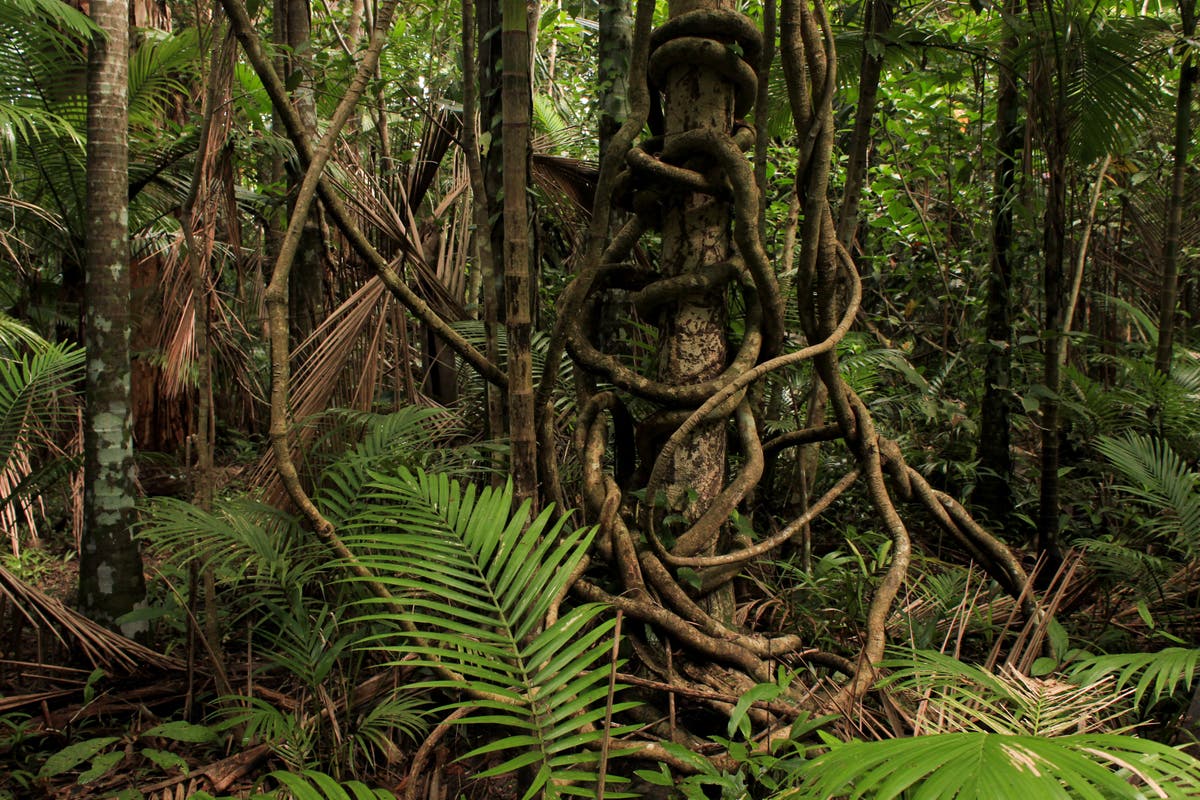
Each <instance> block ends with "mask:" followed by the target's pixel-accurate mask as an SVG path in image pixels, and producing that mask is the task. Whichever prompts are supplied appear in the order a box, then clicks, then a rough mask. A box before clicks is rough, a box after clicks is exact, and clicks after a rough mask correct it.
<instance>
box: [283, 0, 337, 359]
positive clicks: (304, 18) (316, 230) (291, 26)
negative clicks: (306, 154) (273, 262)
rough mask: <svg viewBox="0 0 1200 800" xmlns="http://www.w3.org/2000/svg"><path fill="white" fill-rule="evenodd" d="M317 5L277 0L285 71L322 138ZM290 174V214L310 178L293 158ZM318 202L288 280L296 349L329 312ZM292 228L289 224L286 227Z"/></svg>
mask: <svg viewBox="0 0 1200 800" xmlns="http://www.w3.org/2000/svg"><path fill="white" fill-rule="evenodd" d="M311 37H312V10H311V9H310V7H309V2H308V0H275V42H276V43H277V44H279V45H282V46H283V53H282V54H281V55H280V57H279V66H278V69H279V75H280V77H281V78H283V81H284V83H285V84H286V85H287V86H289V87H295V88H294V89H293V90H292V92H291V96H292V103H293V105H295V107H296V111H297V112H299V114H300V119H301V121H302V122H303V124H304V128H305V130H306V131H307V133H308V136H309V139H310V140H313V141H315V140H316V138H317V109H316V98H315V97H314V91H313V78H312V57H311V52H312V43H311ZM286 173H287V187H288V191H287V197H288V199H287V208H288V215H289V216H290V215H291V213H292V209H293V208H294V207H295V204H296V193H297V192H298V191H299V189H300V182H301V181H302V180H303V178H304V174H303V171H302V170H300V169H299V165H298V164H292V163H289V164H288V165H287V167H286ZM319 213H320V207H319V206H315V207H314V208H313V209H312V210H311V211H309V213H308V215H307V216H306V217H305V220H304V231H303V233H302V234H301V239H300V249H299V251H298V253H297V257H296V261H295V264H294V265H293V266H292V273H291V276H290V280H289V282H288V319H289V327H290V339H291V343H292V345H291V346H292V348H293V349H294V348H295V347H297V346H298V345H299V344H300V343H302V342H303V341H304V340H305V339H307V338H308V336H309V334H311V333H312V332H313V330H315V329H316V327H317V324H318V323H319V322H320V321H321V318H322V316H323V313H324V303H323V302H322V297H323V295H324V287H325V270H324V265H323V263H322V258H321V256H322V253H323V252H324V248H325V242H324V239H323V237H322V236H321V225H320V220H319V218H318V214H319ZM284 227H286V223H285V226H284Z"/></svg>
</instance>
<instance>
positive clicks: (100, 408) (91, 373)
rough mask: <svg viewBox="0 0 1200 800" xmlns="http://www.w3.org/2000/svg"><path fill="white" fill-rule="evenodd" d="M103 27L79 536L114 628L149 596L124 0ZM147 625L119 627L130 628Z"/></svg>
mask: <svg viewBox="0 0 1200 800" xmlns="http://www.w3.org/2000/svg"><path fill="white" fill-rule="evenodd" d="M91 16H92V20H93V21H94V22H95V23H96V25H97V26H98V27H99V28H100V34H99V35H97V36H96V37H95V39H93V41H92V43H91V51H90V55H89V64H88V113H87V138H88V158H87V220H88V230H87V276H86V285H85V288H84V294H85V304H86V312H85V323H84V343H85V345H86V348H87V380H86V389H85V392H86V404H85V409H84V422H83V459H84V463H83V474H84V499H83V541H82V550H81V553H80V559H79V605H80V608H81V610H82V611H83V612H84V613H85V614H87V615H88V616H90V617H92V618H93V619H95V620H97V621H98V622H101V623H102V624H105V625H109V626H112V627H116V620H117V618H118V617H120V616H121V615H123V614H125V613H127V612H129V611H131V610H133V608H134V607H136V606H137V605H138V604H139V603H141V602H142V601H143V599H144V598H145V594H146V587H145V579H144V577H143V575H142V560H141V555H140V554H139V552H138V548H137V545H136V544H135V543H134V541H133V538H132V535H131V533H132V532H131V527H132V525H133V522H134V463H133V437H132V415H131V406H130V358H129V322H130V320H129V304H130V270H129V228H128V193H129V173H128V151H127V145H126V140H127V127H128V125H127V122H126V120H127V94H126V92H127V75H128V66H129V3H128V0H92V4H91ZM144 626H145V623H130V624H125V625H121V626H120V628H121V630H122V632H124V633H125V634H126V635H134V634H137V633H140V632H141V631H143V630H144V629H145V628H144Z"/></svg>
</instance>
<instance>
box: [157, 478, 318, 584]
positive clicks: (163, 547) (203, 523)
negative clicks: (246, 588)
mask: <svg viewBox="0 0 1200 800" xmlns="http://www.w3.org/2000/svg"><path fill="white" fill-rule="evenodd" d="M138 535H139V538H141V539H143V540H144V541H146V542H147V543H148V544H150V545H151V546H152V547H155V548H157V549H158V550H160V551H161V552H163V553H167V554H170V556H171V560H172V561H174V562H175V563H176V564H178V565H179V566H180V567H186V566H187V565H188V564H190V563H193V562H196V563H201V564H205V565H208V566H210V567H211V568H212V569H213V570H214V571H215V572H216V575H217V579H218V580H219V581H222V582H227V583H241V582H243V581H246V582H250V583H251V584H252V585H254V586H255V587H257V589H258V590H259V591H258V592H249V593H245V594H244V595H242V596H243V597H246V598H254V599H264V600H265V599H269V598H271V597H280V596H282V595H283V594H285V593H286V592H287V591H289V590H291V589H295V588H298V587H300V586H303V585H304V584H305V583H306V582H308V581H309V580H310V578H311V577H312V576H313V575H314V574H315V572H316V571H317V570H318V568H320V567H321V566H323V565H324V564H326V563H327V558H326V557H327V551H326V550H325V548H324V546H323V545H321V544H320V542H318V541H316V540H315V537H313V536H312V535H311V534H308V533H306V532H304V531H302V530H301V529H300V526H299V525H297V524H296V521H295V519H294V518H292V517H290V516H289V515H287V514H284V513H283V512H281V511H279V510H278V509H276V508H273V507H272V506H268V505H264V504H262V503H256V502H254V501H251V500H233V501H224V502H220V503H218V504H217V507H216V508H215V509H214V510H213V511H212V512H206V511H203V510H201V509H200V508H198V507H196V506H194V505H192V504H191V503H188V502H185V501H183V500H178V499H175V498H159V499H158V500H156V501H155V502H154V503H153V504H151V505H150V506H149V507H148V508H147V509H146V511H145V513H144V514H143V515H142V522H141V524H140V527H139V529H138Z"/></svg>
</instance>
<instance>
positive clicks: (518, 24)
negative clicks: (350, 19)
mask: <svg viewBox="0 0 1200 800" xmlns="http://www.w3.org/2000/svg"><path fill="white" fill-rule="evenodd" d="M502 28H503V37H502V38H503V43H502V44H503V51H504V71H503V76H502V94H503V97H502V107H503V121H504V153H503V158H504V298H505V303H506V313H505V326H506V332H507V334H508V428H509V443H510V448H511V459H512V462H511V466H510V470H511V472H512V476H513V486H514V491H515V492H516V496H517V498H518V499H519V500H532V501H533V502H534V504H535V505H536V504H537V494H538V491H537V485H538V481H537V430H536V427H535V425H534V401H533V345H532V337H533V301H534V297H535V296H536V291H535V287H534V272H533V268H532V266H533V265H532V263H531V262H532V258H531V252H530V243H529V206H528V198H527V191H526V190H527V187H528V183H529V123H530V118H531V114H532V98H531V96H530V94H531V91H532V85H531V83H530V76H529V65H530V58H529V42H530V36H529V17H528V11H527V9H526V6H525V0H504V19H503V26H502Z"/></svg>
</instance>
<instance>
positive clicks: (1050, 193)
mask: <svg viewBox="0 0 1200 800" xmlns="http://www.w3.org/2000/svg"><path fill="white" fill-rule="evenodd" d="M1047 62H1048V60H1047ZM1047 62H1044V63H1043V64H1042V65H1041V67H1042V69H1049V63H1047ZM1043 85H1044V86H1046V87H1047V91H1046V92H1044V93H1041V96H1040V97H1039V98H1038V99H1037V102H1039V103H1041V104H1042V108H1043V113H1042V120H1041V121H1042V129H1043V137H1044V146H1045V152H1046V169H1047V172H1048V173H1049V175H1048V182H1047V185H1046V212H1045V216H1044V222H1043V239H1042V253H1043V257H1044V263H1043V271H1042V290H1043V294H1044V296H1045V314H1044V316H1043V322H1042V334H1043V340H1044V341H1043V348H1044V349H1043V360H1042V363H1043V378H1042V380H1043V383H1044V384H1045V387H1046V390H1047V391H1046V396H1045V397H1043V398H1042V400H1041V429H1042V465H1041V492H1040V498H1039V504H1038V531H1037V549H1038V553H1039V555H1042V556H1044V557H1045V558H1046V560H1047V563H1046V568H1045V569H1044V570H1043V572H1042V574H1041V581H1042V582H1045V581H1048V580H1049V579H1050V578H1051V577H1052V576H1053V573H1054V571H1055V570H1056V569H1057V566H1058V564H1059V563H1060V561H1061V558H1062V547H1061V543H1060V542H1059V520H1058V516H1059V500H1058V488H1059V479H1058V470H1059V447H1058V433H1059V431H1058V418H1059V405H1060V404H1059V397H1058V395H1059V391H1060V389H1061V388H1062V377H1061V375H1062V367H1061V365H1060V363H1059V360H1058V348H1059V339H1060V338H1061V336H1062V329H1063V299H1064V298H1063V294H1064V293H1063V288H1064V285H1063V263H1064V261H1065V253H1066V236H1067V231H1066V228H1067V130H1066V121H1065V120H1064V119H1063V118H1062V109H1061V104H1060V105H1059V106H1058V107H1056V106H1055V104H1054V102H1053V100H1052V99H1051V98H1050V97H1049V91H1050V90H1049V88H1048V86H1049V81H1048V80H1047V81H1046V82H1045V83H1044V84H1043Z"/></svg>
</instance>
